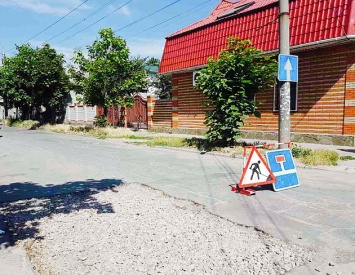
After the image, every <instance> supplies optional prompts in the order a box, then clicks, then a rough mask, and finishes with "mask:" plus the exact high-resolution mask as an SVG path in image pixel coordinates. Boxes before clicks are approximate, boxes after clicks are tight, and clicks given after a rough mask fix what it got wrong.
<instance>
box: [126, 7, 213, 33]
mask: <svg viewBox="0 0 355 275" xmlns="http://www.w3.org/2000/svg"><path fill="white" fill-rule="evenodd" d="M211 1H213V0H208V1H205V2H204V3H201V4H199V5H197V6H195V7H193V8H191V9H188V10H186V11H184V12H182V13H179V14H178V15H175V16H173V17H170V18H168V19H166V20H164V21H162V22H160V23H158V24H155V25H154V26H151V27H149V28H147V29H144V30H142V31H140V32H138V33H136V34H135V35H132V36H130V37H134V36H136V35H139V34H141V33H143V32H146V31H149V30H151V29H154V28H156V27H158V26H160V25H162V24H164V23H166V22H168V21H171V20H173V19H175V18H177V17H179V16H181V15H184V14H186V13H188V12H190V11H192V10H194V9H197V8H200V7H201V8H202V7H204V6H205V5H206V4H207V3H209V2H211ZM130 37H128V38H130Z"/></svg>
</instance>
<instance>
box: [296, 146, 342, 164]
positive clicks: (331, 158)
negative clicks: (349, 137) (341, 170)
mask: <svg viewBox="0 0 355 275" xmlns="http://www.w3.org/2000/svg"><path fill="white" fill-rule="evenodd" d="M338 160H339V154H338V153H337V152H335V151H331V150H326V149H319V150H314V151H312V153H310V154H309V155H306V156H303V157H301V161H302V163H304V164H307V165H314V166H316V165H333V166H334V165H337V164H338Z"/></svg>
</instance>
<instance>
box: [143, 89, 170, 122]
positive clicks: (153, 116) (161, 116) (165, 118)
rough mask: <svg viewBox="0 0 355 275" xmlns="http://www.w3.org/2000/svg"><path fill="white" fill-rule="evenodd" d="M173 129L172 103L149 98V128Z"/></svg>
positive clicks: (166, 100)
mask: <svg viewBox="0 0 355 275" xmlns="http://www.w3.org/2000/svg"><path fill="white" fill-rule="evenodd" d="M157 127H158V128H171V127H172V101H171V100H168V99H158V100H155V98H154V97H152V96H149V97H148V128H149V129H151V128H157Z"/></svg>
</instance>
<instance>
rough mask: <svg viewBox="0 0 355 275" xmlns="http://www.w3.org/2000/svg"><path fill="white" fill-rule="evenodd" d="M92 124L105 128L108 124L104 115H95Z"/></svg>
mask: <svg viewBox="0 0 355 275" xmlns="http://www.w3.org/2000/svg"><path fill="white" fill-rule="evenodd" d="M94 125H95V126H96V127H100V128H105V127H106V126H107V125H108V123H107V118H106V116H105V115H100V116H96V117H95V119H94Z"/></svg>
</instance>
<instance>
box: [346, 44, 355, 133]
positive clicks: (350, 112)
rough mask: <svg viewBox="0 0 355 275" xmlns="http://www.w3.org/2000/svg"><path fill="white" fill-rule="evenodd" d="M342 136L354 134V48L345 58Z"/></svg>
mask: <svg viewBox="0 0 355 275" xmlns="http://www.w3.org/2000/svg"><path fill="white" fill-rule="evenodd" d="M346 63H347V72H346V75H345V81H346V84H345V85H346V92H345V113H344V134H353V135H354V134H355V46H354V47H352V49H351V50H350V52H349V54H348V58H347V62H346Z"/></svg>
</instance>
